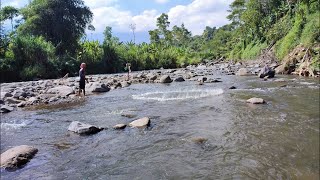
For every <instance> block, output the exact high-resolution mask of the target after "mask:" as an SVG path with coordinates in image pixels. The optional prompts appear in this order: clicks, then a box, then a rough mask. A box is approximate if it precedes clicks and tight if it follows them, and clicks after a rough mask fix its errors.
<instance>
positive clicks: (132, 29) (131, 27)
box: [129, 23, 136, 44]
mask: <svg viewBox="0 0 320 180" xmlns="http://www.w3.org/2000/svg"><path fill="white" fill-rule="evenodd" d="M129 27H130V29H131V31H132V33H133V43H134V44H135V43H136V36H135V34H134V31H135V30H136V24H135V23H132V24H130V25H129Z"/></svg>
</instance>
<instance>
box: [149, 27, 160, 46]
mask: <svg viewBox="0 0 320 180" xmlns="http://www.w3.org/2000/svg"><path fill="white" fill-rule="evenodd" d="M149 36H150V43H159V42H160V36H159V30H158V29H155V30H150V31H149Z"/></svg>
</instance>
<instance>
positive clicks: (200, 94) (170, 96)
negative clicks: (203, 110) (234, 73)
mask: <svg viewBox="0 0 320 180" xmlns="http://www.w3.org/2000/svg"><path fill="white" fill-rule="evenodd" d="M222 93H223V90H222V89H202V90H200V89H191V90H181V91H158V92H148V93H144V94H140V95H133V96H132V97H133V99H140V100H156V101H173V100H185V99H198V98H204V97H208V96H216V95H220V94H222Z"/></svg>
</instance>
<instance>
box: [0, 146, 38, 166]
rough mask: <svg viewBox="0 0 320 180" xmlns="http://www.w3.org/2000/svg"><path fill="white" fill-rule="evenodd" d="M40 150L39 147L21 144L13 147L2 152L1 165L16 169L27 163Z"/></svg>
mask: <svg viewBox="0 0 320 180" xmlns="http://www.w3.org/2000/svg"><path fill="white" fill-rule="evenodd" d="M37 152H38V149H36V148H34V147H32V146H27V145H21V146H16V147H14V148H11V149H9V150H7V151H5V152H4V153H2V154H1V163H0V164H1V167H2V168H6V169H15V168H18V167H21V166H22V165H24V164H26V163H27V162H28V161H29V160H30V159H32V157H33V156H34V155H35V154H36V153H37Z"/></svg>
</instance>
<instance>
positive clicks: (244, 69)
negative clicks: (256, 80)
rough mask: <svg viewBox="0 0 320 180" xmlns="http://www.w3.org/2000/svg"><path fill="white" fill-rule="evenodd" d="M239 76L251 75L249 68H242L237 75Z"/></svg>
mask: <svg viewBox="0 0 320 180" xmlns="http://www.w3.org/2000/svg"><path fill="white" fill-rule="evenodd" d="M236 75H237V76H247V75H249V73H248V70H247V68H240V69H239V70H238V72H237V73H236Z"/></svg>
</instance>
